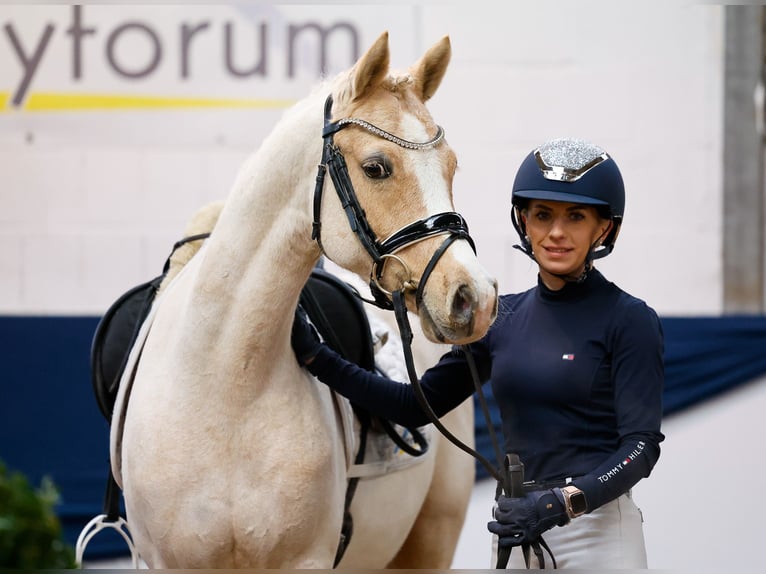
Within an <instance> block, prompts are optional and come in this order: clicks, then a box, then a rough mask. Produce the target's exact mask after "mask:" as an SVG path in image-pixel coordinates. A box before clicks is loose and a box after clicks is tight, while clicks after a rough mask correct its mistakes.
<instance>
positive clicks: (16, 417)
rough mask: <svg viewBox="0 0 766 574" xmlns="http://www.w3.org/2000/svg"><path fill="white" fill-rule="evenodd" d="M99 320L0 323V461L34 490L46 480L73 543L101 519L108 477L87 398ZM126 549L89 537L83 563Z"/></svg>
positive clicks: (99, 421)
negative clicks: (50, 483)
mask: <svg viewBox="0 0 766 574" xmlns="http://www.w3.org/2000/svg"><path fill="white" fill-rule="evenodd" d="M98 321H99V318H98V317H22V316H19V317H0V357H1V358H2V365H3V368H2V374H1V375H0V377H1V378H0V459H3V461H4V462H5V464H6V466H7V467H8V468H9V470H16V471H21V472H23V473H24V474H26V475H27V477H28V478H29V480H30V482H31V483H32V485H34V486H38V485H39V484H40V479H41V478H42V477H43V476H49V477H51V478H52V479H53V482H54V483H55V484H56V486H57V487H58V488H59V491H60V494H61V500H60V504H59V505H58V507H57V513H58V515H59V518H60V519H61V522H62V525H63V527H64V532H65V536H66V538H67V541H68V542H70V543H71V544H72V545H74V543H75V542H76V540H77V536H78V535H79V533H80V530H81V529H82V528H83V527H84V526H85V524H87V522H88V521H89V520H90V519H91V518H93V517H94V516H96V515H98V514H101V512H102V504H103V494H104V490H105V488H106V479H107V476H108V472H109V426H108V424H107V422H106V419H104V417H103V416H102V415H101V411H99V409H98V406H97V404H96V400H95V397H94V395H93V392H92V387H91V382H90V381H91V379H90V344H91V339H92V338H93V333H94V332H95V329H96V325H97V324H98ZM123 551H127V547H126V545H125V543H124V542H123V541H122V539H121V538H119V536H118V535H116V534H114V533H112V532H108V533H103V534H99V535H98V536H96V537H95V538H94V539H93V541H92V542H91V544H90V545H89V546H88V552H87V553H86V557H88V558H90V557H99V556H105V555H110V554H114V552H123Z"/></svg>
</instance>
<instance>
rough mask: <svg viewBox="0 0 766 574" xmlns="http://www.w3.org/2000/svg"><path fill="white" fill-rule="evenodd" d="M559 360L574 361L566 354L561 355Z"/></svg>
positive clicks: (571, 355)
mask: <svg viewBox="0 0 766 574" xmlns="http://www.w3.org/2000/svg"><path fill="white" fill-rule="evenodd" d="M561 358H562V359H563V360H565V361H574V355H573V354H568V355H561Z"/></svg>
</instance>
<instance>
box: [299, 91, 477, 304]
mask: <svg viewBox="0 0 766 574" xmlns="http://www.w3.org/2000/svg"><path fill="white" fill-rule="evenodd" d="M331 118H332V95H330V96H328V97H327V100H326V101H325V106H324V129H323V130H322V138H323V139H324V146H323V148H322V161H321V163H320V164H319V166H318V169H317V177H316V187H315V188H314V222H313V224H312V231H311V238H312V239H315V240H316V242H317V243H318V244H319V247H320V249H322V251H323V252H324V247H323V246H322V239H321V225H322V224H321V221H320V217H321V209H322V190H323V189H324V177H325V173H326V172H327V171H329V172H330V178H331V179H332V182H333V185H334V187H335V191H336V192H337V194H338V198H339V199H340V203H341V205H342V206H343V210H344V211H345V212H346V217H347V218H348V222H349V224H350V226H351V230H352V231H353V232H354V233H355V234H356V236H357V237H358V238H359V241H360V243H361V244H362V246H363V247H364V249H365V250H366V251H367V253H368V254H369V255H370V257H371V258H372V270H371V272H370V290H371V291H372V294H373V297H374V298H375V301H374V302H375V304H376V305H377V306H378V307H381V308H383V309H393V308H394V306H393V300H392V297H391V293H390V292H389V291H386V290H385V289H383V288H382V287H381V286H380V284H379V281H380V278H381V276H382V275H383V266H384V265H385V263H386V261H387V260H395V261H396V262H398V263H399V264H400V265H402V266H403V267H404V269H405V272H407V273H408V274H409V276H410V279H409V280H408V281H405V283H404V285H403V288H404V289H407V290H416V293H415V303H416V305H417V306H418V307H419V306H420V303H421V301H422V299H423V291H424V289H425V284H426V281H427V279H428V277H429V276H430V274H431V272H432V271H433V269H434V267H436V263H437V262H438V261H439V259H440V258H441V256H442V255H443V254H444V252H445V251H446V250H447V248H448V247H449V246H450V245H451V244H452V243H453V242H454V241H456V240H457V239H465V240H467V241H468V243H469V244H470V245H471V248H472V249H473V250H474V252H476V246H475V245H474V242H473V239H471V236H470V235H469V234H468V225H467V224H466V222H465V219H463V216H462V215H460V214H459V213H457V212H454V211H447V212H444V213H437V214H436V215H431V216H429V217H426V218H425V219H420V220H418V221H415V222H413V223H410V224H409V225H406V226H405V227H403V228H402V229H400V230H399V231H397V232H396V233H394V234H392V235H391V236H389V237H388V238H386V239H384V240H383V241H380V240H378V237H377V235H376V234H375V232H374V231H373V230H372V227H370V223H369V222H368V221H367V216H366V214H365V212H364V209H362V206H361V205H360V203H359V199H358V198H357V196H356V193H355V192H354V186H353V185H352V183H351V178H350V177H349V175H348V168H347V166H346V160H345V158H344V157H343V154H342V153H341V151H340V149H338V147H337V146H336V145H335V143H334V141H333V135H334V134H335V133H336V132H338V131H340V130H342V129H343V128H346V127H348V126H350V125H356V126H359V127H361V128H363V129H365V130H367V131H369V132H370V133H372V134H374V135H376V136H378V137H381V138H383V139H386V140H388V141H390V142H393V143H395V144H397V145H399V146H401V147H403V148H406V149H413V150H420V149H427V148H431V147H433V146H436V145H438V144H439V143H440V142H441V141H442V140H443V139H444V130H442V128H441V127H439V129H438V130H437V132H436V135H435V136H434V137H433V138H432V139H430V140H429V141H426V142H422V143H419V142H411V141H407V140H405V139H402V138H400V137H398V136H395V135H394V134H391V133H389V132H387V131H385V130H382V129H380V128H379V127H377V126H374V125H373V124H371V123H369V122H367V121H365V120H361V119H358V118H343V119H340V120H338V121H336V122H332V121H331ZM444 234H446V235H448V237H447V239H445V240H444V242H443V243H442V244H441V246H440V247H439V249H437V250H436V251H435V252H434V254H433V255H432V257H431V260H430V261H429V262H428V265H426V268H425V270H424V271H423V275H422V276H421V278H420V281H413V279H412V273H411V271H410V269H409V267H408V266H407V264H406V263H405V262H404V261H403V260H402V259H401V258H400V257H398V256H397V255H395V252H396V251H398V250H400V249H403V248H405V247H407V246H408V245H412V244H413V243H416V242H418V241H422V240H423V239H426V238H428V237H432V236H434V235H444Z"/></svg>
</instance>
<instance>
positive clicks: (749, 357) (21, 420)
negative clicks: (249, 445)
mask: <svg viewBox="0 0 766 574" xmlns="http://www.w3.org/2000/svg"><path fill="white" fill-rule="evenodd" d="M98 321H99V318H98V317H27V316H24V317H3V316H0V358H2V365H3V370H2V375H0V376H1V377H2V378H0V459H3V460H4V461H5V463H6V465H7V466H8V467H9V468H10V469H12V470H19V471H21V472H23V473H25V474H26V475H27V476H28V477H29V478H30V480H31V481H32V483H33V484H39V481H40V479H41V478H42V477H43V476H45V475H47V476H50V477H51V478H52V479H53V481H54V482H55V483H56V485H57V486H58V487H59V489H60V491H61V494H62V498H61V503H60V504H59V506H58V508H57V511H58V515H59V517H60V518H61V521H62V524H63V526H64V528H65V533H66V536H67V539H68V540H69V541H70V542H71V543H72V544H74V543H75V541H76V539H77V536H78V535H79V533H80V530H81V529H82V528H83V527H84V526H85V524H86V523H87V522H88V521H89V520H90V519H91V518H93V517H94V516H96V515H98V514H100V513H101V512H102V504H103V494H104V489H105V487H106V479H107V476H108V472H109V428H108V424H107V422H106V420H105V419H104V418H103V416H102V415H101V412H100V411H99V409H98V406H97V404H96V400H95V397H94V395H93V391H92V387H91V378H90V345H91V340H92V338H93V334H94V332H95V330H96V326H97V325H98ZM662 324H663V329H664V331H665V371H666V381H665V414H666V415H669V414H672V413H678V412H681V411H682V410H683V409H684V408H686V407H689V406H691V405H694V404H697V403H699V402H700V401H703V400H709V399H711V398H713V397H714V396H716V395H718V394H720V393H722V392H725V391H726V390H728V389H731V388H733V387H736V386H739V385H741V384H743V383H747V382H749V381H752V380H754V379H756V378H758V377H759V376H761V375H762V374H763V373H766V353H764V349H766V317H763V316H742V317H715V318H708V317H695V318H663V319H662ZM483 390H484V392H485V395H486V397H487V399H488V402H489V408H490V413H491V416H492V421H493V426H494V427H495V428H496V432H497V433H498V435H499V434H500V432H501V431H500V427H499V414H498V411H497V408H496V407H495V405H494V402H493V399H492V395H491V389H490V386H489V385H485V387H484V389H483ZM476 445H477V448H478V450H479V451H480V452H481V453H482V454H483V455H484V456H485V457H487V458H488V459H489V460H494V451H493V449H492V446H491V444H490V441H489V432H488V430H487V425H486V423H485V421H484V417H483V416H482V412H481V409H480V408H478V405H477V411H476ZM477 475H478V476H479V477H486V476H487V473H486V470H485V469H484V468H483V467H482V466H481V465H479V464H477ZM126 553H127V546H126V545H125V543H124V541H122V539H121V538H119V537H118V536H117V535H116V534H114V533H112V532H104V533H101V534H99V535H98V536H96V537H95V538H94V539H93V541H92V542H91V544H90V545H89V546H88V552H87V553H86V558H95V557H102V556H110V555H116V554H126Z"/></svg>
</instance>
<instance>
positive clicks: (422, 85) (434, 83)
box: [411, 36, 452, 102]
mask: <svg viewBox="0 0 766 574" xmlns="http://www.w3.org/2000/svg"><path fill="white" fill-rule="evenodd" d="M451 56H452V46H451V44H450V40H449V36H444V37H443V38H442V39H441V40H439V41H438V42H437V43H436V44H434V45H433V46H431V48H430V49H429V50H428V52H426V53H425V54H424V55H423V57H422V58H421V59H420V61H419V62H417V63H416V64H415V65H414V66H412V68H411V70H412V76H413V78H415V86H416V87H415V89H416V91H419V92H420V95H421V97H422V99H423V101H424V102H425V101H428V100H430V99H431V96H433V95H434V94H435V93H436V90H437V89H438V87H439V84H441V82H442V78H444V73H445V72H446V71H447V65H448V64H449V61H450V57H451Z"/></svg>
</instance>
